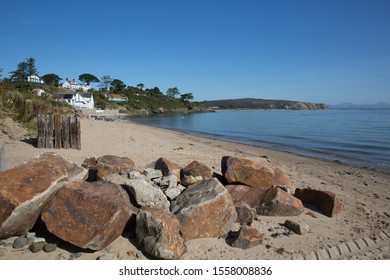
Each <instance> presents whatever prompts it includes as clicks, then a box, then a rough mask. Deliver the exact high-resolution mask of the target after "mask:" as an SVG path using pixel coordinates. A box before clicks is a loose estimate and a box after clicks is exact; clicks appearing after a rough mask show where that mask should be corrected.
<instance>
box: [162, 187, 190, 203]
mask: <svg viewBox="0 0 390 280" xmlns="http://www.w3.org/2000/svg"><path fill="white" fill-rule="evenodd" d="M185 189H186V188H185V187H184V186H182V185H177V186H172V187H169V188H167V189H166V190H165V191H164V193H165V195H166V196H167V198H168V199H169V200H174V199H175V198H176V197H178V196H179V195H180V194H181V193H182V192H183V191H184V190H185Z"/></svg>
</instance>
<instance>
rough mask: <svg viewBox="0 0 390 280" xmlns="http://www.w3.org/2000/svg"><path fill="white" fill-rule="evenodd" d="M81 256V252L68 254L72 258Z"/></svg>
mask: <svg viewBox="0 0 390 280" xmlns="http://www.w3.org/2000/svg"><path fill="white" fill-rule="evenodd" d="M80 257H81V253H80V252H77V253H72V254H70V258H71V259H72V260H73V259H78V258H80Z"/></svg>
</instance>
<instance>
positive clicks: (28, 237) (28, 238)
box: [26, 232, 37, 240]
mask: <svg viewBox="0 0 390 280" xmlns="http://www.w3.org/2000/svg"><path fill="white" fill-rule="evenodd" d="M36 235H37V234H36V233H35V232H27V233H26V238H27V240H30V239H33V238H35V237H36Z"/></svg>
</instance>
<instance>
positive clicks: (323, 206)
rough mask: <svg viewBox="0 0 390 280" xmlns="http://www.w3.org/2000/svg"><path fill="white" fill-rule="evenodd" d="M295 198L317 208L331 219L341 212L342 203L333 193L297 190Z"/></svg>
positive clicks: (307, 189)
mask: <svg viewBox="0 0 390 280" xmlns="http://www.w3.org/2000/svg"><path fill="white" fill-rule="evenodd" d="M294 196H295V197H297V198H299V199H300V200H302V201H303V202H304V203H308V204H311V205H313V206H315V207H317V208H318V209H319V210H321V211H322V213H323V214H324V215H326V216H328V217H330V218H332V217H334V216H335V215H337V214H338V213H340V212H341V201H340V199H339V198H338V197H336V194H335V193H333V192H330V191H320V190H314V189H309V188H306V189H299V188H297V189H296V190H295V194H294Z"/></svg>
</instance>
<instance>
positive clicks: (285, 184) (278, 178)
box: [272, 167, 294, 194]
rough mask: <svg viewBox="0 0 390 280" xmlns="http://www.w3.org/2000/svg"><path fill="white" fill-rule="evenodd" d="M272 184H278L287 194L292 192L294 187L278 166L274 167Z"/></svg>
mask: <svg viewBox="0 0 390 280" xmlns="http://www.w3.org/2000/svg"><path fill="white" fill-rule="evenodd" d="M272 185H273V186H279V187H281V188H283V189H285V190H286V192H288V193H289V194H293V193H294V187H293V184H292V182H291V180H290V178H288V176H287V175H286V174H284V172H283V170H282V169H280V168H279V167H274V176H273V179H272Z"/></svg>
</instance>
